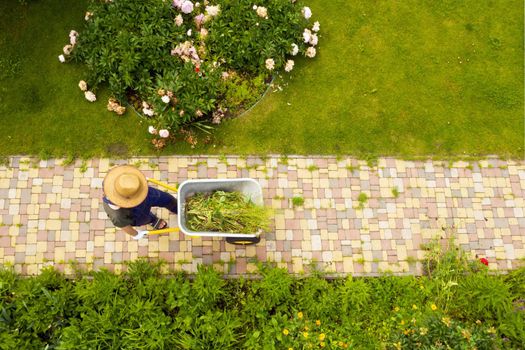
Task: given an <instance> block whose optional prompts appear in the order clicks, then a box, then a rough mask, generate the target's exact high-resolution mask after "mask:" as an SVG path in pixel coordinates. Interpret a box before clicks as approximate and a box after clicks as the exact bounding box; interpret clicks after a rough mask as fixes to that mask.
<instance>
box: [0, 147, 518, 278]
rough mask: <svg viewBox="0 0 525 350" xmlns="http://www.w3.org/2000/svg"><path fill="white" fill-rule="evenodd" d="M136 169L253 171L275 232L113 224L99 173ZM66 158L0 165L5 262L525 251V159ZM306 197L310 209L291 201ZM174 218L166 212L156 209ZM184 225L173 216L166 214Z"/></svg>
mask: <svg viewBox="0 0 525 350" xmlns="http://www.w3.org/2000/svg"><path fill="white" fill-rule="evenodd" d="M124 163H129V164H135V165H137V166H139V167H140V169H141V170H142V171H143V172H144V173H145V174H146V176H148V177H153V178H156V179H158V180H161V181H164V182H168V183H170V184H176V183H180V182H182V181H184V180H186V179H196V178H239V177H251V178H254V179H256V180H258V181H259V183H260V184H261V186H262V188H263V193H264V197H265V203H266V205H268V206H271V207H272V208H275V224H274V229H273V230H272V232H269V233H266V234H264V236H263V238H262V240H261V242H260V243H259V244H257V245H253V246H234V245H230V244H227V243H226V242H225V241H224V239H219V238H199V237H197V238H190V237H188V236H185V235H184V234H181V233H172V234H169V235H163V236H151V237H149V238H147V239H144V240H141V241H135V240H133V239H131V238H130V237H129V236H128V235H126V234H125V233H123V232H121V231H118V230H116V229H115V228H114V227H113V226H112V224H111V222H110V221H109V220H108V219H107V218H106V215H105V213H104V211H103V210H102V208H101V205H100V198H101V195H102V191H101V186H102V179H103V178H104V176H105V174H106V172H107V171H108V169H109V168H111V167H112V166H113V165H116V164H124ZM62 164H63V161H62V160H48V161H35V160H32V159H30V158H24V157H13V158H11V159H10V165H9V166H1V167H0V264H13V265H14V267H15V269H16V270H17V271H19V272H21V273H23V274H35V273H38V271H39V270H40V269H41V268H42V267H44V266H47V265H54V266H56V267H57V268H59V269H61V270H65V271H66V272H67V273H70V272H71V266H70V264H69V262H71V261H74V262H76V263H77V264H78V265H80V266H83V267H88V268H94V269H98V268H101V267H105V268H108V269H110V270H114V271H122V270H123V269H125V268H126V265H125V264H124V262H125V261H129V260H133V259H137V258H138V257H150V258H153V259H164V260H166V261H167V262H168V264H167V265H166V267H167V268H172V269H182V270H185V271H188V272H194V271H196V268H197V265H198V264H214V265H216V267H217V268H219V269H221V270H222V271H223V272H224V274H227V275H232V276H234V275H240V274H245V273H249V272H252V271H254V270H255V269H256V265H255V263H256V261H272V262H276V263H277V264H278V265H279V266H282V267H286V268H288V270H289V271H290V272H294V273H302V272H308V271H309V269H310V268H311V267H312V266H317V267H320V268H322V269H324V270H325V271H327V272H330V273H333V274H353V275H375V274H379V273H381V272H385V271H392V272H394V273H415V274H419V273H421V271H422V265H421V263H420V260H421V259H422V258H423V257H424V254H425V251H424V250H423V249H422V247H421V245H422V243H427V242H429V241H430V240H431V239H432V238H433V237H437V236H441V237H443V236H446V235H449V234H450V233H451V232H454V233H455V234H454V235H455V237H456V242H457V243H458V244H460V245H461V246H462V247H463V248H464V249H466V250H467V251H469V252H470V254H472V255H473V256H474V255H477V256H478V257H480V258H481V257H486V258H487V259H488V260H489V262H490V264H489V267H490V268H492V269H499V270H504V269H511V268H514V267H517V266H518V265H519V264H521V263H524V257H525V249H524V245H525V201H524V197H525V196H524V195H525V166H524V164H523V163H522V162H515V161H502V160H498V159H486V160H483V161H479V162H474V163H467V162H455V163H448V162H440V161H423V162H419V161H417V162H412V161H402V160H397V159H390V158H386V159H385V158H382V159H379V160H378V162H377V164H375V165H373V166H372V167H370V166H369V165H367V163H366V162H364V161H358V160H356V159H351V158H342V159H339V158H335V157H292V156H290V157H288V158H282V157H280V156H270V157H268V158H264V159H261V158H257V157H247V158H243V157H237V156H231V157H230V156H228V157H210V156H206V157H197V156H195V157H178V156H177V157H160V158H157V157H155V158H133V159H129V160H109V159H95V160H92V161H87V162H82V161H77V162H76V163H75V164H71V165H68V166H63V165H62ZM294 197H301V198H303V199H304V204H302V205H299V206H295V207H294V205H293V201H292V198H294ZM160 214H161V216H163V217H164V218H168V213H167V212H166V211H164V210H162V211H160ZM170 225H171V226H175V225H176V216H171V217H170Z"/></svg>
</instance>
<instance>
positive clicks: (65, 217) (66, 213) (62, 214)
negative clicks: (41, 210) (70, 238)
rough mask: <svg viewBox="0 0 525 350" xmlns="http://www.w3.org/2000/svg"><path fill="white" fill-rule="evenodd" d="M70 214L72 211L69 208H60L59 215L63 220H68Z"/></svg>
mask: <svg viewBox="0 0 525 350" xmlns="http://www.w3.org/2000/svg"><path fill="white" fill-rule="evenodd" d="M70 214H71V212H70V211H69V210H68V209H62V210H60V212H59V215H58V217H59V219H61V220H68V219H69V215H70Z"/></svg>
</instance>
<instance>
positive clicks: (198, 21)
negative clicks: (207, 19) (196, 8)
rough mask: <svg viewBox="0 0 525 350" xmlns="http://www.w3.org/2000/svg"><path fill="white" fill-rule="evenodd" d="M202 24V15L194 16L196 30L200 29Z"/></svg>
mask: <svg viewBox="0 0 525 350" xmlns="http://www.w3.org/2000/svg"><path fill="white" fill-rule="evenodd" d="M203 22H204V14H202V13H199V14H198V15H197V16H195V25H196V26H197V28H200V26H201V24H202V23H203Z"/></svg>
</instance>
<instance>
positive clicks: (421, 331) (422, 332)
mask: <svg viewBox="0 0 525 350" xmlns="http://www.w3.org/2000/svg"><path fill="white" fill-rule="evenodd" d="M419 333H420V334H421V335H425V334H427V333H428V328H425V327H421V328H419Z"/></svg>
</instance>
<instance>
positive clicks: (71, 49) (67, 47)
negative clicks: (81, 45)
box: [62, 44, 73, 55]
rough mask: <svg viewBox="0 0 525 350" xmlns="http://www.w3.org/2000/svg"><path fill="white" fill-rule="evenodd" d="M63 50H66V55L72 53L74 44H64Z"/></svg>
mask: <svg viewBox="0 0 525 350" xmlns="http://www.w3.org/2000/svg"><path fill="white" fill-rule="evenodd" d="M62 51H64V55H69V54H71V51H73V45H69V44H67V45H66V46H64V48H63V49H62Z"/></svg>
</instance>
